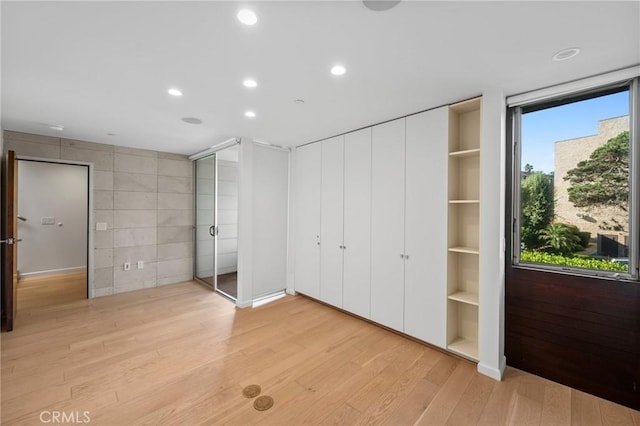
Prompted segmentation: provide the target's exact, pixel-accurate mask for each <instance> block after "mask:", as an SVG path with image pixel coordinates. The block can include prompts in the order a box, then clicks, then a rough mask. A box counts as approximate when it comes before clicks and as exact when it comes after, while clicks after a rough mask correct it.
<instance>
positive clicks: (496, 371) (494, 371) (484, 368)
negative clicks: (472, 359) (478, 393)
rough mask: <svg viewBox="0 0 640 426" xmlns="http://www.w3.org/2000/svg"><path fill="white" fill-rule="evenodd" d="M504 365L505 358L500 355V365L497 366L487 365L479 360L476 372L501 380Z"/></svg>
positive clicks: (505, 363) (505, 362)
mask: <svg viewBox="0 0 640 426" xmlns="http://www.w3.org/2000/svg"><path fill="white" fill-rule="evenodd" d="M506 367H507V358H506V357H504V356H502V357H501V358H500V365H499V366H498V368H494V367H489V366H488V365H486V364H484V363H482V362H479V363H478V373H480V374H484V375H485V376H488V377H491V378H492V379H495V380H498V381H501V380H502V376H503V375H504V370H505V368H506Z"/></svg>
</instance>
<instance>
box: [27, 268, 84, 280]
mask: <svg viewBox="0 0 640 426" xmlns="http://www.w3.org/2000/svg"><path fill="white" fill-rule="evenodd" d="M86 270H87V267H86V266H76V267H73V268H62V269H51V270H48V271H36V272H20V271H18V275H19V277H20V278H27V277H39V276H43V275H59V274H70V273H72V272H85V271H86Z"/></svg>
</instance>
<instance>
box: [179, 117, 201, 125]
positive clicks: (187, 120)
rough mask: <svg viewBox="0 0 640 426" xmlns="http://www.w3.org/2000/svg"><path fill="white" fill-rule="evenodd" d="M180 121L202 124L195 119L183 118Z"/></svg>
mask: <svg viewBox="0 0 640 426" xmlns="http://www.w3.org/2000/svg"><path fill="white" fill-rule="evenodd" d="M182 121H184V122H185V123H189V124H202V120H200V119H199V118H196V117H183V118H182Z"/></svg>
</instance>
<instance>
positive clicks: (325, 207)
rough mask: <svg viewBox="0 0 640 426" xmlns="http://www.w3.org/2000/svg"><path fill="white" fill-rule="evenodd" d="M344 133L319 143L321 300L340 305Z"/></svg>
mask: <svg viewBox="0 0 640 426" xmlns="http://www.w3.org/2000/svg"><path fill="white" fill-rule="evenodd" d="M343 175H344V136H337V137H335V138H331V139H328V140H325V141H323V142H322V184H321V194H322V196H321V210H320V211H321V214H320V300H322V301H324V302H327V303H329V304H330V305H334V306H337V307H340V308H341V307H342V255H343V251H344V249H343V247H344V246H343V242H342V235H343V233H342V230H343V193H342V190H343Z"/></svg>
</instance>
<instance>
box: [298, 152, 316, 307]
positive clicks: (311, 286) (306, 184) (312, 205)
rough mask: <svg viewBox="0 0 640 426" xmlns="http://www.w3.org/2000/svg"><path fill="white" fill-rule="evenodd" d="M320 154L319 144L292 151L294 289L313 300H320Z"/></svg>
mask: <svg viewBox="0 0 640 426" xmlns="http://www.w3.org/2000/svg"><path fill="white" fill-rule="evenodd" d="M320 154H321V145H320V144H310V145H305V146H302V147H299V148H297V149H296V173H295V177H296V185H295V202H296V205H295V216H294V223H295V225H294V229H295V231H294V232H295V235H294V238H295V246H296V257H295V266H294V273H295V280H296V284H295V288H296V291H298V292H300V293H303V294H306V295H307V296H310V297H315V298H318V297H319V296H320V197H321V194H320V184H321V177H322V174H321V172H322V169H321V167H322V163H321V157H320Z"/></svg>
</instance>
